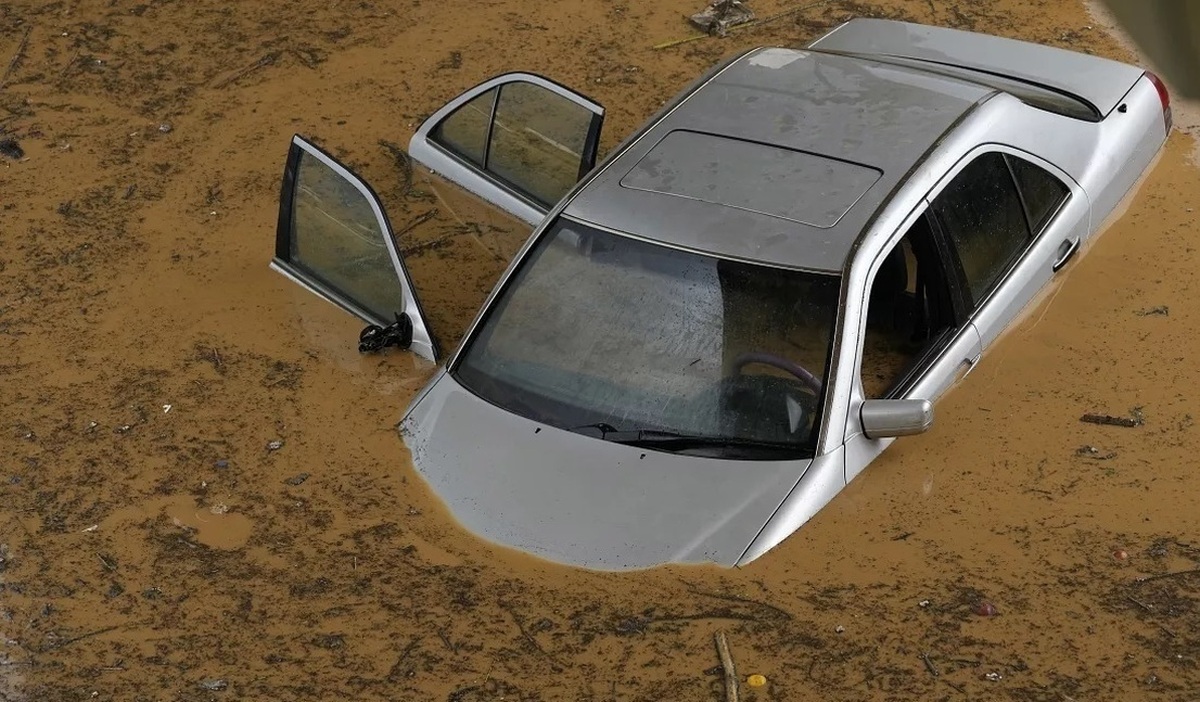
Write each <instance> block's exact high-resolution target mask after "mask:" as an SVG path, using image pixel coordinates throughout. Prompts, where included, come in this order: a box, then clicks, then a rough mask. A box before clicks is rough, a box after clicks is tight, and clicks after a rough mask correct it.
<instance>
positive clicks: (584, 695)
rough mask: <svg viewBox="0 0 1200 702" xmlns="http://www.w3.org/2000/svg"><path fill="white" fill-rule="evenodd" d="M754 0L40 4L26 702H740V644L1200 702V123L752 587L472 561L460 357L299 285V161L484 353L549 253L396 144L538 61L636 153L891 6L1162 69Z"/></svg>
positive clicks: (26, 305)
mask: <svg viewBox="0 0 1200 702" xmlns="http://www.w3.org/2000/svg"><path fill="white" fill-rule="evenodd" d="M750 4H751V5H752V6H753V9H754V10H755V11H756V12H758V13H759V15H760V16H761V17H767V18H770V21H767V22H763V23H761V24H759V25H755V26H752V27H748V28H743V29H739V30H736V31H734V32H732V33H731V34H730V35H729V36H728V37H726V38H724V39H718V38H700V39H697V40H695V41H689V42H685V43H678V44H674V45H672V46H668V47H666V48H661V49H655V48H653V47H654V45H656V44H662V43H664V42H671V41H674V40H677V39H683V38H686V37H690V36H693V34H692V31H691V30H690V29H689V27H688V26H687V24H686V23H685V22H684V21H683V19H682V18H683V16H684V15H685V14H689V13H692V12H696V11H699V10H700V9H702V8H701V6H700V5H699V4H689V3H685V2H681V1H678V0H671V1H669V2H663V3H631V2H628V1H627V0H611V1H608V2H595V3H591V2H560V3H542V4H537V5H532V4H530V3H522V2H517V1H516V0H497V1H495V2H489V3H477V2H462V1H461V0H447V1H446V2H441V3H420V4H409V5H405V6H403V7H400V6H397V5H394V4H391V3H380V2H356V3H348V2H324V1H322V2H315V1H312V0H300V1H299V2H293V3H269V2H259V1H254V2H251V1H247V2H241V3H236V4H235V5H231V4H230V3H222V2H214V1H212V0H195V1H193V2H188V3H172V2H159V1H156V0H150V2H146V3H134V2H126V1H125V0H116V1H115V2H109V1H107V0H106V1H104V2H101V1H100V0H75V1H71V2H59V3H50V4H41V3H32V2H24V1H22V0H18V1H17V2H10V3H7V4H4V5H0V18H2V19H3V22H0V129H2V130H3V134H0V140H2V139H9V138H12V139H15V140H16V144H17V145H19V147H20V149H21V151H23V154H24V155H23V156H22V157H17V158H12V157H10V156H7V155H0V232H2V238H0V241H2V242H3V244H4V245H3V247H0V381H2V386H3V391H0V425H2V431H0V455H3V456H4V460H3V464H2V468H0V699H8V700H140V699H145V700H152V699H153V700H157V699H171V700H212V699H217V700H220V699H313V700H324V699H352V700H402V699H403V700H416V699H434V700H452V701H455V702H476V701H481V700H499V699H507V700H514V699H518V700H560V699H567V700H603V701H605V702H608V701H612V700H617V701H620V702H632V701H634V700H647V701H650V700H653V701H656V702H657V701H659V700H718V699H722V698H723V697H722V696H723V695H724V689H723V686H724V683H723V677H722V674H721V663H720V659H719V658H718V655H717V651H716V649H715V648H714V644H713V640H714V634H716V633H717V632H719V631H720V632H724V633H725V634H726V635H727V637H728V641H729V645H730V650H731V654H732V659H733V661H734V663H735V665H736V668H737V675H738V677H740V678H745V676H748V675H751V674H756V675H761V676H763V677H764V678H765V684H763V685H761V686H757V687H750V686H747V685H743V686H742V690H741V698H742V699H743V700H758V701H762V700H816V699H822V700H892V699H945V700H958V699H1001V700H1062V701H1066V700H1081V701H1082V700H1109V699H1162V700H1191V699H1196V698H1197V695H1198V694H1200V693H1198V692H1197V690H1200V667H1198V666H1200V660H1198V658H1200V653H1198V651H1200V575H1198V574H1197V569H1198V568H1200V528H1198V526H1200V525H1198V518H1197V510H1196V508H1195V503H1196V495H1197V494H1198V493H1200V470H1198V467H1197V463H1196V460H1195V457H1196V456H1197V455H1200V430H1198V429H1197V427H1196V426H1195V416H1196V414H1197V409H1196V406H1195V397H1194V395H1195V392H1196V390H1195V389H1196V388H1197V387H1200V355H1198V353H1200V335H1197V334H1196V332H1195V329H1196V327H1197V324H1198V322H1200V296H1198V295H1197V294H1196V291H1195V290H1193V289H1192V287H1193V285H1194V281H1195V280H1196V277H1195V271H1196V270H1197V265H1198V263H1200V252H1198V251H1197V245H1196V235H1197V232H1198V230H1200V221H1198V217H1200V214H1198V213H1197V212H1195V211H1194V209H1193V208H1194V206H1196V203H1195V202H1194V200H1195V197H1194V195H1195V193H1197V192H1200V171H1198V170H1197V168H1196V166H1195V165H1194V163H1193V162H1192V161H1191V154H1192V152H1193V143H1192V140H1191V137H1190V136H1189V134H1187V133H1184V132H1181V131H1177V132H1176V133H1175V134H1174V135H1173V136H1172V137H1171V139H1170V141H1169V143H1168V145H1167V149H1166V150H1165V152H1164V154H1163V156H1162V157H1161V159H1160V160H1159V162H1158V163H1157V165H1156V166H1155V168H1154V169H1153V171H1152V172H1151V173H1150V174H1149V175H1148V177H1147V178H1146V179H1145V182H1144V183H1143V185H1142V186H1141V189H1140V191H1139V192H1138V193H1137V195H1136V197H1135V198H1133V199H1132V200H1131V202H1130V205H1129V207H1128V209H1127V210H1126V212H1125V213H1124V214H1123V216H1121V217H1120V218H1119V219H1118V220H1117V221H1115V222H1114V223H1112V225H1111V226H1110V227H1109V228H1108V229H1107V231H1106V232H1105V233H1104V234H1103V235H1102V236H1101V237H1100V238H1099V239H1098V240H1097V241H1096V242H1095V243H1094V244H1093V245H1092V246H1091V247H1090V250H1089V251H1087V253H1086V255H1084V256H1081V257H1078V258H1077V259H1076V260H1075V261H1074V262H1072V263H1071V264H1070V266H1069V268H1068V269H1067V270H1066V271H1065V272H1064V273H1065V274H1064V275H1060V276H1059V277H1058V279H1057V281H1056V283H1055V286H1054V287H1053V288H1052V289H1050V290H1048V291H1047V292H1046V294H1045V295H1044V296H1043V297H1042V299H1041V300H1040V302H1039V303H1038V304H1037V306H1035V307H1034V308H1033V309H1031V310H1030V311H1029V313H1028V314H1027V315H1026V316H1025V317H1024V318H1023V320H1022V321H1021V322H1020V323H1019V324H1018V325H1017V326H1016V327H1015V328H1014V329H1012V330H1011V331H1010V332H1009V333H1008V334H1007V336H1006V337H1005V338H1004V340H1003V342H1002V343H1000V344H999V345H998V346H997V347H995V348H994V349H993V350H991V351H990V352H989V353H988V354H987V355H986V357H985V358H984V360H983V361H982V362H981V363H980V365H979V366H978V368H977V370H975V371H974V372H973V373H971V374H970V375H969V376H968V377H967V378H966V379H965V380H964V381H963V382H962V383H961V384H960V385H959V386H958V387H957V388H955V390H953V391H952V392H951V393H950V395H949V396H948V397H946V398H945V399H944V400H943V401H942V402H941V403H939V405H938V417H937V423H936V426H935V427H934V429H933V430H932V431H931V432H929V433H928V434H925V435H922V436H919V437H912V438H908V439H903V440H900V441H897V442H896V443H895V444H894V445H893V446H892V448H891V449H889V450H888V451H887V452H886V454H885V455H884V456H883V457H882V458H881V459H880V460H878V461H876V462H875V463H874V464H873V465H872V466H871V468H870V469H869V470H867V471H865V472H864V473H863V474H862V475H861V476H860V477H859V478H857V479H856V480H855V481H854V482H853V483H852V484H851V485H850V486H849V487H848V488H847V489H846V490H845V491H844V492H843V493H842V494H841V495H839V496H838V498H837V499H836V500H834V501H833V502H832V503H831V504H830V505H829V506H828V507H827V508H826V509H825V510H823V511H822V512H821V513H820V514H818V515H817V517H816V518H815V519H814V520H813V521H812V522H811V523H809V524H808V525H807V526H805V527H804V528H803V529H801V530H800V531H799V532H797V533H796V534H795V535H793V536H792V537H791V538H789V539H788V540H787V541H785V542H784V543H783V544H782V545H780V546H779V547H777V548H776V549H775V550H773V551H772V552H770V553H768V554H767V555H766V556H764V557H763V558H761V559H759V560H757V561H755V562H754V563H752V564H750V565H749V566H748V567H745V568H742V569H740V570H725V569H719V568H716V567H707V566H704V567H699V566H698V567H664V568H656V569H651V570H647V571H642V572H635V573H622V574H614V573H599V572H591V571H584V570H578V569H572V568H567V567H563V566H559V565H554V564H550V563H547V562H544V561H539V560H536V559H533V558H530V557H527V556H523V555H521V554H518V553H514V552H512V551H509V550H507V549H504V548H500V547H497V546H493V545H491V544H488V543H485V542H482V541H480V540H478V539H476V538H474V537H473V536H471V535H470V534H468V533H466V532H465V531H464V530H463V529H462V528H461V527H459V526H458V525H457V524H456V523H455V522H454V520H453V519H452V518H451V517H450V516H449V515H448V514H447V513H446V512H445V510H444V509H443V508H442V506H441V504H440V502H439V501H438V500H437V499H436V497H434V496H432V495H430V494H429V493H428V492H427V491H426V489H425V485H424V483H423V482H422V480H421V479H420V477H419V476H418V475H417V474H416V473H415V472H414V471H413V469H412V466H411V464H410V462H409V460H408V454H407V452H406V451H405V450H404V448H403V445H402V443H401V442H400V440H399V438H398V437H397V434H396V431H395V428H394V425H395V423H396V421H397V420H398V419H399V417H400V414H401V412H402V411H403V409H404V407H405V405H406V404H407V402H408V400H409V399H410V398H411V397H412V395H413V393H415V392H416V391H417V390H418V389H419V388H420V387H421V385H422V384H423V383H424V382H425V380H426V379H427V378H428V377H429V375H430V374H431V373H432V372H433V369H434V367H433V365H432V364H430V363H428V362H426V361H423V360H421V359H419V358H417V357H416V356H415V355H413V354H410V353H404V352H394V351H393V352H391V353H387V354H384V355H374V356H360V355H359V354H358V353H357V351H356V349H355V345H356V341H357V334H358V332H359V330H360V328H361V323H360V322H358V321H356V320H355V319H352V318H351V317H350V316H349V315H348V314H346V313H344V312H343V311H341V310H339V309H337V308H335V307H333V306H332V305H329V304H328V303H326V302H323V301H322V300H320V299H318V298H317V297H315V296H313V295H311V294H310V293H307V292H305V291H303V290H301V289H299V288H298V287H297V286H295V285H294V284H292V283H291V282H289V281H288V280H287V279H285V278H284V277H282V276H280V275H277V274H275V273H272V272H271V271H269V270H268V269H267V262H268V261H269V259H270V257H271V254H272V252H273V242H274V239H273V236H274V225H275V217H276V206H277V198H278V193H279V176H280V172H281V170H282V166H283V160H284V157H285V154H286V149H287V144H288V139H289V138H290V136H291V134H292V133H293V132H300V133H303V134H306V135H308V136H310V137H313V138H314V139H316V140H318V141H319V143H321V144H322V146H323V147H324V148H326V149H327V150H329V151H330V152H331V153H333V154H334V155H336V156H338V157H339V158H341V159H343V160H344V161H346V162H347V163H348V164H349V165H351V166H352V167H353V168H355V169H357V170H358V171H359V172H361V173H362V174H363V175H364V176H365V177H366V178H368V179H369V180H370V181H371V182H372V184H373V185H374V187H375V189H376V190H377V191H378V192H379V193H380V196H381V197H382V199H383V201H384V204H385V206H386V207H387V208H388V211H389V214H390V217H391V220H392V223H393V225H394V226H395V227H396V229H397V230H402V231H403V232H404V233H402V234H401V235H400V236H399V244H400V246H401V248H402V249H404V250H406V251H407V253H408V255H409V265H410V268H411V269H412V272H413V276H414V278H415V279H416V281H415V282H416V285H417V288H418V289H419V290H420V291H421V292H422V295H423V299H424V300H425V303H426V306H427V308H429V312H430V317H431V319H432V323H433V326H434V328H435V331H438V333H439V334H440V335H441V337H442V338H441V339H440V340H441V341H442V342H443V343H444V345H445V346H447V347H452V346H453V344H454V342H455V340H456V339H457V338H458V337H459V336H461V334H462V333H463V330H464V329H465V326H466V324H467V323H468V322H469V320H470V317H471V315H472V314H473V311H474V309H475V308H476V307H477V306H478V304H479V303H480V302H481V301H482V299H483V297H484V296H485V295H486V294H487V291H488V290H489V289H490V287H491V285H492V283H493V282H494V280H495V277H496V276H498V275H499V274H500V272H501V271H502V270H503V268H504V265H505V262H506V261H507V258H508V257H509V256H511V255H512V253H513V251H514V250H515V248H516V246H517V245H519V243H520V241H521V239H522V238H523V236H524V235H525V233H526V232H527V231H528V230H527V228H524V227H523V225H521V224H519V223H516V222H514V221H512V220H511V219H509V218H506V217H503V216H497V215H493V214H488V213H487V212H486V211H485V209H484V208H482V207H480V206H479V205H478V203H474V202H472V201H471V200H470V198H465V197H463V196H462V195H461V194H458V193H447V192H442V191H439V190H437V189H436V188H435V187H434V186H433V185H432V184H431V183H430V181H429V180H428V179H427V178H426V177H425V175H424V174H422V173H421V172H420V169H419V168H417V169H416V172H415V173H414V172H412V171H409V170H407V166H406V163H407V161H406V159H405V158H404V155H403V153H402V152H398V151H397V149H396V145H401V146H402V145H403V144H404V143H405V142H406V140H407V138H408V136H409V135H410V134H411V132H412V130H413V129H414V128H415V127H416V125H417V124H419V122H420V121H421V119H422V118H423V117H424V116H426V115H428V114H429V113H431V112H432V111H433V110H435V109H436V108H437V107H438V106H439V105H440V104H442V103H443V102H444V101H445V100H447V99H449V98H451V97H452V96H453V95H455V94H456V93H457V92H459V91H460V90H462V89H465V88H466V87H468V86H470V85H473V84H475V83H477V82H479V81H481V80H483V79H485V78H487V77H490V76H491V75H493V74H496V73H499V72H502V71H505V70H515V69H524V70H532V71H535V72H538V73H542V74H545V75H548V76H551V77H553V78H555V79H556V80H558V81H560V82H562V83H564V84H567V85H572V86H577V87H578V88H580V89H581V90H582V91H583V92H585V93H587V94H589V95H590V96H591V97H593V98H594V99H596V100H598V101H600V102H602V103H604V104H606V105H607V106H608V108H609V114H608V122H607V124H606V127H605V129H606V132H605V133H606V136H605V139H604V143H605V146H606V147H609V148H611V147H612V146H613V145H615V144H616V143H617V142H618V141H619V139H620V138H621V137H622V136H624V135H625V134H627V133H628V132H629V130H631V129H633V128H634V127H636V126H637V125H638V124H639V123H641V122H642V121H643V120H644V119H645V117H646V116H648V115H649V114H650V113H652V112H653V111H654V110H655V109H657V108H658V107H659V106H660V105H661V104H662V102H663V101H664V100H667V99H669V98H670V97H671V96H672V95H674V94H675V92H676V91H677V90H679V89H680V88H682V87H683V86H684V85H685V84H686V83H687V82H688V81H690V80H691V79H692V78H693V77H694V76H695V75H697V74H698V73H699V72H700V71H702V70H703V69H705V68H707V67H708V66H710V65H712V64H713V63H714V62H716V61H717V60H718V59H720V58H721V57H723V56H728V55H731V54H733V53H735V52H738V51H741V50H743V49H745V48H748V47H750V46H755V45H762V44H778V45H785V46H786V45H792V46H795V45H801V44H803V43H805V42H807V41H810V40H812V39H813V38H815V37H816V36H818V35H819V34H821V33H822V32H824V31H826V30H827V29H829V28H831V27H832V26H834V25H836V24H837V23H839V22H841V21H843V20H845V19H848V18H850V17H852V16H860V15H874V16H886V17H897V18H904V19H913V20H919V21H927V22H935V23H939V24H945V25H949V26H956V27H962V28H967V29H977V30H980V31H989V32H994V33H998V34H1004V35H1009V36H1017V37H1021V38H1027V39H1032V40H1036V41H1042V42H1047V43H1051V44H1056V45H1060V46H1066V47H1072V48H1076V49H1081V50H1086V51H1091V52H1095V53H1100V54H1105V55H1110V56H1114V57H1118V58H1126V57H1128V54H1127V53H1126V50H1125V49H1123V48H1121V46H1120V45H1119V44H1118V43H1117V41H1116V40H1114V39H1113V38H1112V37H1111V36H1109V35H1108V34H1105V33H1104V32H1103V30H1102V29H1101V28H1100V26H1099V25H1098V24H1096V23H1095V22H1096V21H1095V20H1094V19H1093V18H1092V16H1091V15H1089V14H1088V13H1087V11H1086V8H1085V7H1083V5H1081V4H1078V3H1070V2H1065V3H1060V2H1049V1H1041V2H1039V1H1037V0H1024V1H1021V0H1006V1H998V2H995V3H977V2H966V1H965V0H957V1H949V2H947V1H944V0H934V1H932V2H930V1H928V0H922V1H916V0H913V1H911V2H903V1H902V0H891V1H887V2H883V1H880V2H870V3H866V2H837V1H830V2H818V3H788V2H779V1H772V0H753V1H752V2H751V3H750ZM784 13H786V14H784ZM12 151H13V149H11V148H6V150H5V152H6V153H8V152H12ZM435 210H436V212H435V213H434V214H428V213H430V212H433V211H435ZM409 225H412V226H411V227H409ZM439 330H440V331H439ZM1085 413H1100V414H1112V415H1125V416H1131V417H1133V416H1136V417H1139V418H1141V419H1142V420H1143V421H1142V423H1140V424H1139V425H1138V426H1134V427H1121V426H1100V425H1096V424H1089V423H1084V422H1080V421H1079V420H1080V417H1081V416H1082V415H1083V414H1085ZM486 469H487V466H480V470H486ZM756 681H758V680H757V679H756Z"/></svg>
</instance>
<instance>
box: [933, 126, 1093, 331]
mask: <svg viewBox="0 0 1200 702" xmlns="http://www.w3.org/2000/svg"><path fill="white" fill-rule="evenodd" d="M989 153H997V154H1000V155H1001V156H1002V157H1003V158H1004V163H1005V169H1006V170H1007V171H1008V177H1009V182H1011V183H1012V186H1013V189H1014V190H1015V191H1016V193H1017V199H1018V200H1019V201H1020V203H1021V212H1022V215H1023V217H1024V220H1025V230H1026V231H1027V232H1029V238H1028V240H1027V241H1026V242H1025V245H1024V246H1023V247H1022V248H1021V249H1020V251H1019V252H1017V253H1016V254H1014V255H1013V256H1012V257H1011V258H1010V260H1009V261H1008V263H1007V265H1005V267H1004V269H1003V271H1002V272H1001V273H1000V275H999V276H998V277H997V278H996V281H995V282H994V283H993V284H992V286H991V288H989V289H988V291H987V294H985V295H984V296H983V297H982V298H981V299H980V300H979V301H977V302H976V301H973V300H972V299H971V295H970V286H969V283H968V281H967V276H966V273H965V272H964V271H963V268H962V260H961V258H960V257H959V255H958V251H957V249H956V248H955V246H954V242H953V241H951V240H950V237H949V234H948V233H945V234H944V238H945V243H946V246H947V247H948V253H949V255H950V261H949V264H948V265H949V266H950V270H949V271H948V272H949V273H950V274H951V275H953V276H954V277H956V278H957V279H958V281H957V287H958V288H959V290H960V291H961V293H962V295H963V298H962V300H963V302H964V303H965V305H966V309H967V312H968V316H969V317H971V318H973V317H974V316H975V314H976V313H977V312H978V311H979V310H980V309H982V308H983V307H984V306H986V305H987V304H988V302H990V301H991V300H992V299H993V298H995V297H996V295H997V293H998V292H999V291H1000V290H1001V289H1003V288H1004V287H1006V285H1007V283H1008V282H1009V279H1010V277H1011V275H1012V272H1013V271H1014V270H1015V269H1016V268H1017V267H1018V266H1020V264H1021V262H1022V261H1023V260H1024V259H1025V258H1026V257H1027V256H1028V255H1029V252H1030V251H1031V250H1032V249H1033V248H1034V244H1035V243H1036V242H1037V241H1038V239H1040V238H1041V237H1042V235H1043V234H1045V232H1046V231H1048V230H1049V229H1051V228H1052V227H1053V225H1054V221H1055V220H1056V219H1058V216H1059V215H1060V214H1061V213H1062V212H1063V210H1064V209H1066V207H1067V203H1069V202H1070V201H1071V198H1072V197H1074V196H1075V189H1074V188H1073V187H1072V184H1073V183H1074V181H1073V180H1072V179H1071V178H1070V177H1069V176H1067V175H1066V174H1065V173H1063V172H1062V171H1061V170H1059V169H1058V168H1056V167H1055V166H1054V165H1053V164H1050V163H1048V162H1046V161H1044V160H1042V159H1040V158H1038V157H1037V156H1035V155H1033V154H1031V153H1029V152H1027V151H1023V150H1021V149H1018V148H1015V147H1012V146H1008V145H1005V144H998V143H988V144H980V145H979V146H976V147H975V148H973V149H971V150H970V151H969V152H967V153H966V154H964V155H963V157H962V158H960V159H959V160H958V161H957V162H956V163H955V164H954V167H953V168H951V169H950V170H949V171H947V172H946V175H944V176H943V177H942V178H941V180H939V181H938V183H937V185H935V186H934V187H933V188H932V189H930V191H929V193H928V195H926V196H925V202H926V204H927V205H928V207H929V213H930V215H931V217H932V218H933V220H934V221H935V222H936V224H937V226H938V227H939V228H941V229H942V230H943V232H945V225H944V224H943V223H942V221H941V218H940V217H938V216H937V213H936V211H935V209H934V207H933V203H934V201H935V200H937V198H938V196H939V195H941V194H942V192H943V191H945V189H946V188H947V187H949V185H950V184H951V183H952V182H954V179H955V178H957V177H958V175H959V174H960V173H962V171H963V170H964V169H965V168H966V167H967V166H968V165H970V164H971V163H973V162H974V161H975V160H976V159H977V158H980V157H981V156H984V155H986V154H989ZM1009 158H1020V159H1022V160H1024V161H1027V162H1029V163H1031V164H1033V165H1034V166H1037V167H1038V168H1040V169H1042V170H1043V171H1045V172H1047V173H1049V174H1050V175H1052V176H1054V178H1055V179H1057V180H1058V181H1059V182H1060V183H1062V184H1063V186H1065V187H1066V189H1067V196H1066V197H1064V198H1063V199H1062V200H1061V201H1060V202H1059V203H1058V205H1057V207H1055V208H1054V210H1053V211H1052V212H1051V214H1050V215H1049V216H1048V217H1046V218H1045V221H1043V222H1041V226H1040V227H1039V228H1038V229H1037V231H1034V229H1033V223H1032V220H1031V219H1030V215H1029V206H1028V205H1027V204H1026V202H1025V194H1024V193H1023V192H1022V191H1021V186H1020V184H1019V183H1018V182H1017V177H1016V174H1015V173H1013V169H1012V165H1011V164H1010V163H1009Z"/></svg>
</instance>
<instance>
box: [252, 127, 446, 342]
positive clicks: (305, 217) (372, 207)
mask: <svg viewBox="0 0 1200 702" xmlns="http://www.w3.org/2000/svg"><path fill="white" fill-rule="evenodd" d="M271 267H272V268H274V269H275V270H277V271H279V272H281V273H283V274H284V275H286V276H287V277H289V278H291V279H292V280H294V281H296V282H297V283H299V284H300V285H302V286H304V287H306V288H308V289H309V290H311V291H312V292H314V293H316V294H317V295H320V296H321V297H324V298H325V299H327V300H329V301H330V302H333V303H334V304H336V305H338V306H340V307H342V308H343V309H345V310H347V311H349V312H352V313H353V314H355V315H357V316H359V317H361V318H362V319H363V320H365V321H367V322H369V323H370V324H373V325H377V326H379V327H391V326H392V325H395V327H403V328H404V330H405V335H404V336H405V340H406V341H407V330H408V327H409V325H410V323H411V331H412V336H411V341H409V342H408V344H407V346H408V347H409V348H411V349H412V350H413V351H414V352H416V353H417V354H419V355H421V356H423V357H425V358H427V359H429V360H431V361H436V360H437V356H438V349H437V345H436V344H435V343H434V340H433V336H432V335H431V334H430V333H429V329H428V327H427V324H426V318H425V314H424V312H423V311H422V310H421V305H420V303H419V302H418V301H417V297H416V295H415V294H414V292H413V286H412V279H411V278H410V276H409V274H408V271H407V269H406V268H405V267H404V261H403V259H401V257H400V256H399V253H398V252H397V250H396V241H395V238H394V236H393V235H392V227H391V224H390V223H389V222H388V218H387V215H386V214H385V213H384V210H383V207H382V205H381V204H380V201H379V197H378V196H377V195H376V194H375V191H374V190H372V189H371V186H369V185H367V183H366V182H365V181H364V180H362V179H361V178H359V177H358V176H357V175H355V174H354V172H353V171H351V170H350V169H349V168H347V167H346V166H344V165H342V164H341V163H339V162H338V160H337V159H335V158H334V157H332V156H330V155H329V154H327V153H325V152H324V151H322V150H321V149H320V148H319V147H317V146H315V145H313V144H311V143H309V142H308V141H306V140H305V139H304V138H303V137H300V136H299V135H297V136H294V137H292V146H291V150H290V151H289V152H288V160H287V168H286V169H285V171H284V176H283V187H282V190H281V192H280V198H279V223H278V226H277V228H276V232H275V257H274V259H273V260H272V261H271ZM395 327H393V328H395ZM401 345H404V344H401Z"/></svg>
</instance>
